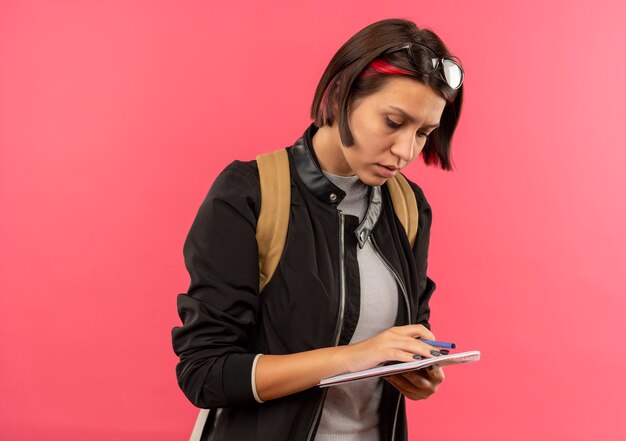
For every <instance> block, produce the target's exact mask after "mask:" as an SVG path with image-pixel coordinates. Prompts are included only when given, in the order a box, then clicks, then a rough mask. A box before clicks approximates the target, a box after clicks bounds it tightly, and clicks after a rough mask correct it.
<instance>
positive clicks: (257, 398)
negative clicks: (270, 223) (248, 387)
mask: <svg viewBox="0 0 626 441" xmlns="http://www.w3.org/2000/svg"><path fill="white" fill-rule="evenodd" d="M262 355H263V354H257V355H256V357H254V362H253V363H252V373H251V374H250V376H251V378H250V384H252V394H253V395H254V399H255V400H256V402H257V403H264V401H263V400H262V399H260V398H259V394H258V393H257V391H256V364H257V362H258V361H259V358H261V356H262Z"/></svg>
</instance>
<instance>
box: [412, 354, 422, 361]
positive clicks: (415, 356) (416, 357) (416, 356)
mask: <svg viewBox="0 0 626 441" xmlns="http://www.w3.org/2000/svg"><path fill="white" fill-rule="evenodd" d="M413 358H415V359H416V360H421V359H422V356H421V355H419V354H415V355H414V356H413Z"/></svg>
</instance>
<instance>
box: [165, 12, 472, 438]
mask: <svg viewBox="0 0 626 441" xmlns="http://www.w3.org/2000/svg"><path fill="white" fill-rule="evenodd" d="M462 81H463V71H462V69H461V67H460V65H459V63H458V61H455V60H454V59H453V57H452V56H451V54H450V52H449V51H448V49H447V48H446V46H445V45H444V43H443V42H442V41H441V40H440V39H439V37H437V35H435V34H434V33H433V32H432V31H430V30H427V29H420V28H418V27H417V26H416V25H415V24H414V23H413V22H410V21H407V20H401V19H388V20H382V21H379V22H376V23H374V24H371V25H369V26H367V27H366V28H364V29H362V30H361V31H359V32H358V33H357V34H355V35H354V36H353V37H351V38H350V39H349V40H348V41H347V42H346V43H345V44H344V45H343V46H342V47H341V48H340V49H339V51H338V52H337V53H336V54H335V56H334V57H333V59H332V60H331V62H330V64H329V65H328V67H327V68H326V71H325V72H324V74H323V76H322V78H321V80H320V83H319V85H318V87H317V90H316V93H315V97H314V100H313V105H312V109H311V118H312V119H313V120H314V122H313V123H311V124H310V125H309V127H308V128H307V129H306V130H305V131H304V133H303V135H302V136H301V137H300V138H299V139H298V140H296V141H295V143H294V144H293V145H291V146H290V147H288V148H287V151H288V156H289V161H290V173H291V208H290V216H289V225H288V233H287V241H286V244H285V248H284V250H283V255H282V257H281V260H280V262H279V265H278V267H277V269H276V272H275V273H274V275H273V277H272V279H271V280H270V282H269V283H268V284H267V285H266V286H265V288H264V289H263V291H262V292H261V293H259V256H258V247H257V242H256V238H255V229H256V222H257V219H258V216H259V210H260V204H261V201H260V193H259V191H260V190H259V188H260V184H259V172H258V168H257V164H256V161H248V162H242V161H234V162H232V163H231V164H230V165H228V166H227V167H226V168H225V169H224V171H223V172H222V173H221V174H220V175H219V176H218V177H217V179H216V180H215V182H214V183H213V185H212V187H211V189H210V191H209V193H208V195H207V197H206V199H205V200H204V202H203V203H202V205H201V206H200V208H199V210H198V213H197V216H196V218H195V220H194V222H193V225H192V226H191V229H190V231H189V234H188V237H187V239H186V241H185V244H184V257H185V264H186V267H187V270H188V271H189V274H190V276H191V284H190V286H189V289H188V292H187V293H185V294H180V295H179V296H178V312H179V315H180V317H181V320H182V322H183V325H182V326H180V327H176V328H174V329H173V330H172V339H173V347H174V351H175V353H176V354H177V355H178V356H179V357H180V362H179V363H178V365H177V367H176V373H177V377H178V383H179V385H180V387H181V389H182V390H183V392H184V393H185V395H186V396H187V397H188V399H189V400H190V401H191V402H192V403H193V404H194V405H195V406H197V407H200V408H204V409H211V412H210V413H209V417H208V419H207V420H206V423H203V428H202V429H203V430H202V439H211V440H229V441H230V440H272V441H278V440H290V441H293V440H303V441H305V440H306V441H308V440H329V441H330V440H343V441H345V440H360V441H363V440H398V441H400V440H406V439H407V423H406V414H405V405H404V399H403V397H408V398H409V399H412V400H418V399H424V398H427V397H429V396H430V395H431V394H433V393H434V392H435V391H436V390H437V387H438V386H439V385H440V383H441V382H442V380H443V378H444V374H443V371H442V370H441V368H438V367H435V368H433V369H430V370H420V371H417V372H411V373H406V374H401V375H395V376H391V377H385V378H384V379H381V378H376V379H370V380H365V381H360V382H356V383H349V384H346V385H343V386H334V387H330V388H324V389H321V388H318V387H316V384H317V383H318V382H319V381H320V380H321V379H322V378H325V377H329V376H332V375H337V374H340V373H344V372H354V371H358V370H362V369H367V368H371V367H374V366H377V365H379V364H381V363H385V362H389V361H413V360H414V357H415V356H416V355H419V356H422V357H434V356H438V355H439V352H438V351H437V350H436V349H435V348H434V347H432V346H429V345H428V344H425V343H423V342H421V341H420V340H419V339H418V338H417V337H420V338H424V339H434V335H433V334H432V333H431V332H430V324H429V322H428V320H429V316H430V308H429V304H428V303H429V299H430V297H431V295H432V293H433V291H434V290H435V283H434V282H433V280H431V279H430V278H429V277H428V276H427V274H426V269H427V258H428V246H429V237H430V226H431V219H432V213H431V209H430V206H429V204H428V201H427V199H426V197H425V196H424V193H423V192H422V189H421V188H420V187H419V186H418V185H417V184H415V183H413V182H410V181H409V183H410V186H411V188H412V190H413V192H414V194H415V198H416V200H417V204H418V213H419V224H418V233H417V238H416V240H415V244H414V246H413V247H411V246H410V244H409V241H408V239H407V235H406V233H405V231H404V229H403V227H402V225H401V224H400V222H399V220H398V218H397V217H396V215H395V214H394V209H393V205H392V203H391V199H390V197H389V192H388V190H387V187H386V186H385V182H386V181H387V180H388V179H390V178H391V177H393V176H394V175H395V174H397V173H399V172H400V170H402V169H403V168H404V167H406V166H407V165H408V164H409V163H410V162H411V161H413V160H414V159H415V158H416V157H417V156H418V155H420V154H421V155H422V158H423V160H424V161H425V162H426V164H435V165H439V166H440V167H441V168H443V169H446V170H450V169H452V166H451V156H450V145H451V139H452V135H453V133H454V130H455V128H456V125H457V122H458V119H459V115H460V112H461V103H462V96H463V88H462Z"/></svg>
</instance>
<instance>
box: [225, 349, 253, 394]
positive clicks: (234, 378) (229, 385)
mask: <svg viewBox="0 0 626 441" xmlns="http://www.w3.org/2000/svg"><path fill="white" fill-rule="evenodd" d="M256 358H257V354H231V355H229V356H228V357H227V358H226V360H225V361H224V376H223V377H222V378H223V383H222V388H223V391H224V397H225V398H226V400H227V401H229V402H232V403H233V404H247V403H251V402H254V401H255V400H256V397H255V395H256V390H254V389H253V384H252V382H251V381H245V380H244V379H250V378H251V376H252V375H253V374H254V369H253V366H254V365H255V359H256ZM255 367H256V366H255ZM242 380H244V381H242ZM253 390H254V392H253Z"/></svg>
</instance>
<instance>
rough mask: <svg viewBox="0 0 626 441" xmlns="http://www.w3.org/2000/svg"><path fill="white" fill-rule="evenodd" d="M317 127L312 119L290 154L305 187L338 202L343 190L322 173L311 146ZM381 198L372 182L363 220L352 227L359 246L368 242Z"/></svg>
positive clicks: (328, 202) (315, 193)
mask: <svg viewBox="0 0 626 441" xmlns="http://www.w3.org/2000/svg"><path fill="white" fill-rule="evenodd" d="M317 130H318V127H316V126H315V124H314V123H311V125H309V127H308V128H307V129H306V130H305V132H304V134H303V135H302V136H301V137H300V138H298V140H296V142H295V143H294V145H293V146H292V147H291V149H290V153H291V155H292V157H293V162H294V165H295V167H296V172H297V173H298V176H299V177H300V180H301V181H302V182H303V183H304V185H305V186H306V187H307V189H308V190H309V191H310V192H311V193H313V194H314V195H315V196H316V197H317V198H318V199H319V200H320V201H322V202H323V203H325V204H328V205H334V206H337V205H338V204H339V203H340V202H341V201H342V200H343V198H344V197H345V196H346V193H345V192H344V191H343V190H342V189H340V188H339V187H337V186H336V185H335V184H333V183H332V182H331V181H330V180H329V179H328V178H327V177H326V176H324V173H322V169H321V168H320V165H319V161H318V159H317V156H316V155H315V150H313V135H315V133H316V132H317ZM381 199H382V196H381V190H380V187H379V186H371V187H370V196H369V203H368V206H367V210H366V212H365V216H363V220H362V221H361V223H360V224H359V226H358V227H357V229H356V230H355V231H354V233H355V234H356V237H357V240H358V242H359V246H360V247H361V248H363V246H364V245H365V242H367V239H368V238H369V236H370V234H371V232H372V229H373V228H374V226H375V225H376V222H377V221H378V217H379V216H380V211H381V206H382V202H381Z"/></svg>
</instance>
